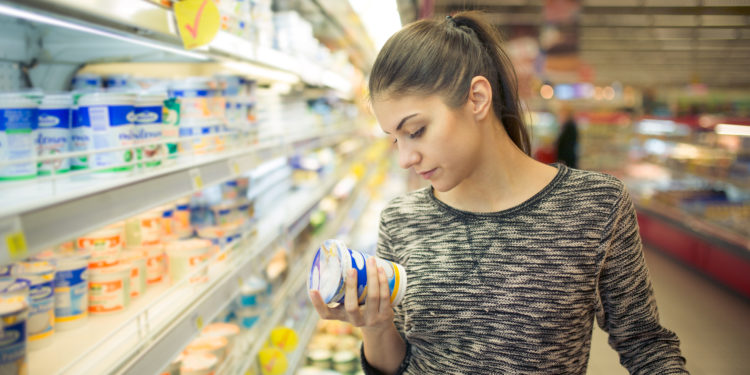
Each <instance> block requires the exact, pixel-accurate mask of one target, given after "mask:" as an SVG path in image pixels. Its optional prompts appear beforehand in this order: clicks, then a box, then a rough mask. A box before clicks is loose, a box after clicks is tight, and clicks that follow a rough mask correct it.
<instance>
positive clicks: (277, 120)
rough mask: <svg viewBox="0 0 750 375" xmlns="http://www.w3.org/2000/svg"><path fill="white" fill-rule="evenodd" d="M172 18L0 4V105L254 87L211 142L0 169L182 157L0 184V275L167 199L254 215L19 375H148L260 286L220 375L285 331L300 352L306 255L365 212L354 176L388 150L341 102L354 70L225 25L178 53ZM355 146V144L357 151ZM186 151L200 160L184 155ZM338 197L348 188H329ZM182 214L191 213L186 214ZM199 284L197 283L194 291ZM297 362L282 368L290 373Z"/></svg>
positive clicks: (158, 8) (163, 7)
mask: <svg viewBox="0 0 750 375" xmlns="http://www.w3.org/2000/svg"><path fill="white" fill-rule="evenodd" d="M222 3H226V2H222ZM236 3H238V4H239V3H243V2H236ZM170 4H171V2H164V1H161V2H155V1H81V2H67V1H3V2H0V29H2V30H3V33H2V34H3V35H4V36H3V37H0V44H1V45H2V46H3V60H4V62H2V63H0V69H2V73H3V74H2V75H0V78H2V79H0V87H2V89H3V90H5V91H7V90H11V91H15V92H17V93H19V94H20V95H26V94H27V93H28V92H23V93H21V92H20V91H21V90H20V88H21V87H24V86H29V85H31V86H33V87H36V88H39V89H42V90H44V91H45V92H50V91H59V90H67V89H68V87H69V85H70V81H71V78H73V77H76V76H78V77H79V78H80V77H84V76H85V75H87V74H88V75H89V76H91V75H94V76H97V75H98V76H99V77H113V76H117V75H123V74H126V75H128V76H129V77H130V78H131V79H132V80H131V83H135V84H136V86H137V87H136V89H138V90H140V89H144V88H145V87H154V86H159V85H161V84H163V83H164V82H165V81H171V82H174V81H178V82H179V81H187V77H200V78H201V79H203V78H206V77H208V78H206V79H207V80H208V81H210V82H217V81H220V80H221V78H218V77H217V76H216V75H217V74H222V75H223V77H226V76H231V77H238V78H242V79H245V80H247V81H246V82H249V80H252V81H253V82H254V84H255V86H253V87H254V89H253V90H254V91H252V93H249V92H248V93H246V94H247V97H243V100H247V101H241V100H239V99H237V100H236V101H235V102H236V103H238V106H239V103H243V105H246V106H247V107H245V108H244V110H245V111H246V112H244V115H243V116H240V117H239V118H236V119H235V118H232V117H231V116H229V115H228V113H225V112H224V108H227V112H228V111H229V108H231V106H226V107H224V105H225V104H226V103H228V102H230V100H228V99H227V97H228V96H225V95H229V94H222V95H218V94H217V95H215V98H214V97H211V99H205V100H206V102H205V103H206V107H205V108H209V109H208V111H209V113H213V114H214V115H216V116H217V118H218V117H221V119H222V120H221V126H219V125H217V126H216V128H215V129H213V130H211V131H210V132H209V133H202V134H189V135H186V136H180V137H177V136H175V137H174V138H166V137H165V138H162V139H156V140H153V141H149V142H148V143H140V144H137V145H136V144H128V145H121V146H116V147H109V148H102V149H98V150H86V151H80V152H63V153H62V154H55V155H47V156H44V157H41V158H39V157H36V155H34V157H31V158H27V159H23V158H21V159H13V160H11V159H3V160H0V163H2V164H0V165H1V166H2V167H3V168H4V167H6V166H8V165H14V164H22V163H27V164H30V163H33V164H34V165H36V163H46V162H52V163H54V162H55V161H59V160H63V159H68V158H71V157H79V156H88V157H96V155H100V154H106V153H112V152H123V151H124V152H126V153H128V152H130V155H136V154H137V152H138V150H139V149H141V148H143V147H146V146H159V147H166V146H169V145H172V144H179V146H180V147H178V149H179V150H180V151H179V153H178V154H176V155H167V154H165V155H163V157H162V159H159V160H158V161H159V163H158V164H155V165H149V166H146V165H145V162H144V161H143V160H138V159H137V158H135V157H131V158H129V159H126V160H123V165H122V166H124V167H126V169H127V173H100V172H102V171H104V172H111V171H107V170H106V168H99V169H98V170H97V168H93V167H92V168H88V169H82V170H76V171H70V172H66V173H57V172H58V171H57V170H54V169H53V171H52V173H50V174H48V175H39V176H31V177H30V178H27V179H23V180H18V181H16V180H13V181H6V180H3V181H0V195H1V196H2V207H1V208H0V236H1V237H2V241H0V243H1V245H0V263H2V265H4V266H7V265H10V264H12V263H14V262H18V261H21V260H25V259H30V258H34V257H36V256H38V255H40V254H41V253H42V252H44V251H47V250H49V249H56V248H59V247H60V246H61V245H63V244H66V243H68V241H71V240H75V239H77V238H80V237H82V236H85V235H86V234H89V233H91V232H93V231H96V230H99V229H101V228H102V227H105V226H108V225H110V224H113V223H117V222H121V221H123V220H128V219H130V218H133V217H134V216H136V215H140V214H143V213H144V212H146V211H150V210H153V209H155V208H157V207H163V206H164V205H165V204H166V205H170V204H171V205H172V206H174V204H175V202H176V201H177V200H179V199H185V198H188V199H190V200H195V199H197V198H196V196H198V197H200V196H202V195H203V196H205V195H206V194H208V193H207V191H209V190H211V189H214V190H215V188H217V187H219V186H225V185H227V184H230V185H232V184H233V185H235V186H236V185H237V184H236V183H234V182H233V181H238V180H241V181H242V180H244V181H245V182H247V183H248V184H249V186H246V191H245V192H244V193H243V194H244V195H245V197H244V198H245V199H247V200H250V201H252V202H253V203H254V204H255V207H254V208H255V210H254V211H255V212H253V213H248V215H249V216H248V217H247V218H246V221H245V222H244V223H245V224H247V225H245V226H243V227H242V230H241V231H239V232H238V233H235V234H234V235H232V236H231V238H230V237H229V236H227V237H225V238H224V239H223V240H222V241H221V242H219V243H218V244H215V246H214V247H213V248H214V249H215V251H213V252H212V253H211V255H210V256H206V257H204V258H202V259H201V261H200V262H197V265H193V264H192V263H191V267H192V266H195V267H194V268H190V269H189V271H188V272H187V274H186V275H185V276H184V277H183V278H181V279H179V280H172V282H168V281H164V282H161V283H156V284H155V285H152V286H149V287H148V288H146V289H145V290H144V291H143V293H142V294H141V295H140V296H139V297H138V298H137V299H134V300H133V301H132V303H130V304H129V306H127V308H124V309H122V311H120V312H116V313H113V314H105V315H98V316H96V315H92V316H89V317H88V319H87V321H86V323H85V324H84V325H83V326H82V327H80V328H76V329H71V330H66V331H57V332H54V333H52V334H51V336H50V337H49V343H48V344H47V346H46V347H44V348H41V349H34V350H29V351H28V355H27V357H26V358H27V361H26V363H27V364H22V365H21V367H24V366H27V368H28V373H29V374H82V373H128V374H144V373H159V372H161V371H162V370H164V369H168V368H169V367H170V366H171V365H172V363H173V361H174V359H175V358H177V357H178V355H179V354H180V353H181V352H182V351H183V350H184V349H185V347H186V346H187V345H188V344H189V343H190V342H191V340H193V339H195V338H196V337H198V336H199V335H200V334H201V331H202V330H203V329H204V328H205V326H207V325H209V323H211V322H213V321H217V320H222V321H223V320H231V319H234V321H237V317H236V316H234V317H230V316H231V315H232V314H233V312H232V308H231V307H232V305H233V304H234V303H236V300H237V298H239V297H241V296H242V293H243V286H245V285H246V284H247V281H248V279H249V278H250V276H258V275H260V277H261V278H264V279H266V281H267V282H268V284H269V289H268V291H267V292H268V293H267V296H266V297H267V298H266V300H265V302H264V304H263V305H262V306H260V307H259V308H258V309H257V310H256V316H254V317H253V319H254V320H253V321H252V323H253V324H252V325H250V324H248V327H243V330H242V331H241V333H240V334H239V335H238V337H237V338H235V339H234V344H233V346H232V347H233V348H234V349H233V350H232V351H231V352H229V353H225V358H226V360H225V361H223V362H222V365H221V366H219V367H217V371H218V373H227V374H229V373H245V371H251V370H254V369H257V366H258V353H259V352H261V350H263V349H264V346H265V345H266V344H267V343H268V340H267V338H268V336H269V334H270V333H271V331H272V329H273V328H275V327H276V326H277V325H280V324H284V323H287V324H288V325H292V326H294V328H295V329H296V330H297V331H300V332H301V333H302V334H303V336H304V332H307V331H305V330H309V329H308V327H311V326H312V327H314V324H313V323H309V321H312V319H313V317H312V315H311V314H309V313H308V314H305V312H306V311H307V312H309V307H306V306H305V305H306V303H305V301H304V299H303V298H302V297H303V296H306V294H305V293H304V289H305V288H304V285H305V283H304V280H305V277H304V276H303V275H304V274H305V273H306V267H305V263H306V262H307V259H306V258H307V256H308V255H309V251H308V250H309V249H306V247H307V246H312V245H311V244H314V243H315V242H316V241H318V240H320V239H321V238H324V237H325V238H327V237H334V236H335V235H336V234H337V233H338V232H339V231H340V230H342V228H344V230H345V228H347V226H350V225H351V224H348V223H349V222H350V221H352V220H355V219H356V218H357V215H358V214H359V213H361V212H360V211H361V210H359V211H357V210H352V209H351V207H353V206H356V204H359V203H357V202H361V200H362V199H365V198H363V194H364V193H363V192H366V190H364V189H363V186H366V185H365V184H366V183H367V182H368V181H369V180H368V178H370V174H368V173H365V172H366V171H367V170H366V168H364V167H363V166H362V163H365V162H368V163H371V162H373V160H377V159H379V158H380V155H382V152H383V151H384V150H385V148H386V147H384V146H383V144H382V143H379V142H376V141H374V140H373V139H372V138H371V136H369V135H367V134H369V132H368V127H370V126H371V125H372V124H371V121H372V120H371V119H369V118H368V117H367V116H365V115H364V114H362V113H359V112H358V110H357V105H356V104H355V103H352V101H351V98H352V97H354V93H353V85H352V78H353V77H356V75H351V74H348V73H347V72H350V71H351V70H352V67H351V66H345V67H340V66H337V65H335V64H330V62H329V61H326V60H311V57H310V55H309V54H305V53H298V52H299V51H289V50H287V51H279V50H276V49H273V48H271V46H272V45H273V42H272V41H268V40H267V39H266V41H264V42H261V41H260V39H262V38H263V37H264V35H265V34H264V33H265V32H268V31H269V30H265V29H263V30H255V31H252V32H251V31H243V30H238V29H237V28H236V27H238V25H240V21H241V20H238V19H232V18H231V17H230V19H228V20H225V21H226V22H228V23H229V25H224V24H222V29H221V30H220V31H219V33H218V34H217V37H216V39H215V40H214V41H213V42H212V43H211V44H210V45H208V46H207V47H203V48H199V49H197V50H192V51H186V50H184V49H183V48H182V42H181V41H180V39H179V37H178V34H177V31H176V28H175V25H174V13H173V11H172V9H171V7H170V6H169V5H170ZM248 4H249V3H248ZM252 4H253V5H254V6H261V5H263V6H265V8H264V9H265V12H266V13H262V14H260V15H259V16H258V17H260V18H259V19H258V20H256V21H258V24H261V25H266V28H267V26H268V23H265V24H262V23H261V22H260V21H261V18H262V19H265V21H268V19H267V18H269V17H270V14H269V12H270V1H254V2H252ZM256 10H257V9H256ZM230 15H231V13H230ZM244 15H246V14H243V16H244ZM272 29H273V28H271V31H273V30H272ZM271 36H272V35H271ZM266 37H267V35H266ZM323 58H325V56H324V57H323ZM248 87H249V86H248ZM310 89H312V90H310ZM217 90H218V89H217ZM310 92H312V93H310ZM321 93H322V94H321ZM28 94H29V95H32V96H33V95H39V92H31V93H28ZM250 96H252V97H250ZM220 98H221V99H220ZM201 100H203V99H201ZM217 103H219V104H217ZM4 104H7V103H0V106H2V105H4ZM215 105H218V106H215ZM212 111H217V112H212ZM219 112H220V113H221V114H222V116H219V115H218V114H217V113H219ZM234 121H237V122H234ZM353 138H358V139H360V141H358V142H355V143H354V144H353V143H352V142H351V140H352V139H353ZM194 142H203V143H205V145H207V146H206V147H205V148H203V149H200V150H196V148H195V147H192V148H191V147H183V144H187V145H188V146H190V145H191V144H192V145H194ZM299 158H303V159H305V158H306V159H316V160H318V162H319V165H318V168H312V169H311V168H307V169H306V168H303V167H304V166H301V165H294V163H292V162H290V161H291V160H293V159H299ZM342 181H347V184H348V188H342V187H340V186H341V184H342ZM342 191H343V193H342ZM322 202H328V204H331V203H330V202H335V204H334V206H335V209H333V210H328V211H326V213H325V214H323V217H325V218H326V220H324V222H320V218H321V216H320V214H319V213H318V212H319V211H321V209H320V208H319V207H320V206H321V205H325V204H324V203H322ZM191 209H193V211H195V206H191ZM160 212H161V213H162V214H163V215H166V211H163V210H162V211H160ZM193 213H195V212H193ZM310 226H314V227H315V228H316V230H317V231H316V232H315V233H314V235H313V236H311V239H309V242H306V243H305V244H304V245H302V244H298V245H297V246H296V248H297V250H295V246H293V245H294V243H295V241H297V237H299V236H300V235H304V234H305V233H307V232H306V231H307V230H309V227H310ZM222 229H224V228H222ZM230 239H231V241H230ZM162 240H164V241H167V237H164V238H162ZM279 259H283V260H285V261H286V265H287V268H286V269H285V268H284V267H280V268H277V270H276V271H274V272H273V274H272V272H270V271H269V266H270V267H273V266H277V265H278V264H279V263H278V262H279ZM197 276H200V280H201V282H197V283H196V282H193V281H194V280H195V279H196V277H197ZM123 280H124V279H123ZM123 282H124V281H123ZM5 301H6V300H5V299H3V300H2V302H5ZM308 305H309V304H308ZM305 309H307V310H305ZM235 315H236V314H235ZM295 317H296V318H297V319H294V318H295ZM245 328H247V329H245ZM295 353H296V352H291V353H288V354H289V356H290V360H291V362H294V360H293V358H291V357H293V356H294V355H295ZM19 371H21V370H19Z"/></svg>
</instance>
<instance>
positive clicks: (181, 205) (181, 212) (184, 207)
mask: <svg viewBox="0 0 750 375" xmlns="http://www.w3.org/2000/svg"><path fill="white" fill-rule="evenodd" d="M172 219H173V220H172V224H173V228H174V229H173V231H174V234H175V235H176V236H177V238H187V237H190V236H192V235H193V228H192V227H191V226H190V199H189V198H184V199H180V200H178V201H177V202H176V204H175V210H174V214H173V215H172Z"/></svg>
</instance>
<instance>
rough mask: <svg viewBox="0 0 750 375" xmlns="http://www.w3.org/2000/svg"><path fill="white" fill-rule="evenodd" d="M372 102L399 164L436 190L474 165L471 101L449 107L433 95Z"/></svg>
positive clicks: (477, 138) (475, 146) (474, 127)
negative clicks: (394, 145)
mask: <svg viewBox="0 0 750 375" xmlns="http://www.w3.org/2000/svg"><path fill="white" fill-rule="evenodd" d="M372 106H373V111H374V112H375V117H376V118H377V119H378V122H379V123H380V127H381V128H382V129H383V131H385V132H386V133H388V134H389V135H390V138H391V140H392V141H393V142H395V143H396V146H397V147H398V160H399V165H400V166H401V168H404V169H408V168H414V170H415V171H416V172H417V173H418V174H419V175H420V176H421V177H422V178H424V179H427V180H430V182H431V183H432V186H433V187H434V188H435V189H436V190H437V191H440V192H446V191H449V190H451V189H453V188H454V187H456V186H457V185H458V184H460V183H461V182H462V181H463V180H464V179H466V178H467V177H468V176H469V175H470V174H471V173H472V171H473V170H474V168H475V166H476V165H477V161H478V155H479V152H478V151H479V146H480V134H479V127H478V126H477V124H476V123H475V121H474V119H473V115H472V112H471V108H470V104H466V105H464V106H462V107H459V108H456V109H451V108H449V107H448V106H447V105H445V103H443V101H442V99H441V98H440V97H439V96H437V95H433V96H428V97H422V96H404V97H398V98H385V99H383V100H377V101H374V102H373V105H372Z"/></svg>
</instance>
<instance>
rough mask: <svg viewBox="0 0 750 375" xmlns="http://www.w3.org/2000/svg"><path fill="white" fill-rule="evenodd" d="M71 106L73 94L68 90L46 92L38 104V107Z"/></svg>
mask: <svg viewBox="0 0 750 375" xmlns="http://www.w3.org/2000/svg"><path fill="white" fill-rule="evenodd" d="M72 106H73V94H71V93H69V92H66V93H56V94H46V95H44V97H43V98H42V102H41V104H39V108H70V107H72Z"/></svg>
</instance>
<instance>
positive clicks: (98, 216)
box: [0, 131, 348, 264]
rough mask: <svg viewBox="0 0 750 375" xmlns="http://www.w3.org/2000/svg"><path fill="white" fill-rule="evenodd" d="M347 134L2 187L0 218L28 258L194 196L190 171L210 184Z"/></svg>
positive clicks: (6, 257)
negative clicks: (16, 229)
mask: <svg viewBox="0 0 750 375" xmlns="http://www.w3.org/2000/svg"><path fill="white" fill-rule="evenodd" d="M346 134H348V133H341V132H339V131H335V132H329V133H325V134H317V135H307V136H304V137H297V138H295V139H291V140H287V141H286V142H281V141H278V142H272V143H265V144H261V145H256V146H252V147H249V148H246V149H242V150H237V151H232V152H227V153H223V154H219V155H211V156H205V157H194V158H191V160H185V161H180V162H178V163H177V164H176V165H174V166H169V167H164V168H160V169H157V170H155V171H153V172H149V173H143V174H139V175H133V176H129V177H116V178H113V177H109V179H105V178H101V177H95V176H76V177H75V178H74V177H71V178H70V179H62V180H59V181H44V180H40V181H38V183H30V184H28V185H15V184H9V185H0V195H1V196H2V197H3V205H2V207H1V208H0V218H3V217H14V216H18V217H19V218H20V220H21V227H22V228H23V232H24V234H25V237H26V241H27V247H28V254H26V256H31V255H33V254H36V253H37V252H39V251H41V250H43V249H45V248H48V247H51V246H55V245H57V244H59V243H60V242H63V241H67V240H69V239H72V238H74V237H76V236H80V235H83V234H85V233H88V232H90V231H92V230H95V229H98V228H100V227H102V226H103V225H106V224H107V223H110V222H115V221H118V220H122V219H125V218H127V217H131V216H133V215H135V214H138V213H140V212H143V211H145V210H147V209H149V208H152V207H155V206H157V205H159V204H164V203H166V202H169V201H173V200H176V199H179V198H180V197H183V196H186V195H188V194H190V193H191V192H193V191H195V190H196V187H195V186H194V180H193V177H192V175H191V173H196V172H195V171H197V173H199V174H200V176H201V179H202V181H203V185H204V186H209V185H212V184H217V183H221V182H224V181H227V180H229V179H232V178H236V177H237V176H238V175H239V174H243V173H246V172H249V171H251V170H252V169H253V168H254V167H256V166H257V165H258V164H260V163H261V162H262V161H264V160H270V159H275V158H278V157H287V156H289V155H290V154H291V153H292V152H299V151H301V150H306V149H310V148H312V147H315V146H326V145H332V144H335V143H336V142H339V141H340V140H342V139H343V138H344V137H345V135H346ZM297 145H302V147H300V146H297ZM19 186H20V187H22V188H19ZM71 218H75V220H71ZM13 260H15V259H11V257H10V254H8V253H5V252H2V253H0V264H7V263H10V262H11V261H13Z"/></svg>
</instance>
